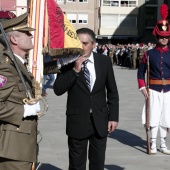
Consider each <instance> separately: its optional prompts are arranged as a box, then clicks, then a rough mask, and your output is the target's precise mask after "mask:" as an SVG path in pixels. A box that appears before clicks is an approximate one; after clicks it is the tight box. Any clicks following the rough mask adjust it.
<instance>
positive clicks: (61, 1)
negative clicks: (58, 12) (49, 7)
mask: <svg viewBox="0 0 170 170" xmlns="http://www.w3.org/2000/svg"><path fill="white" fill-rule="evenodd" d="M56 1H57V2H58V3H63V2H64V0H56Z"/></svg>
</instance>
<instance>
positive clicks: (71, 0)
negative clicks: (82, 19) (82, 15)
mask: <svg viewBox="0 0 170 170" xmlns="http://www.w3.org/2000/svg"><path fill="white" fill-rule="evenodd" d="M67 2H76V0H67Z"/></svg>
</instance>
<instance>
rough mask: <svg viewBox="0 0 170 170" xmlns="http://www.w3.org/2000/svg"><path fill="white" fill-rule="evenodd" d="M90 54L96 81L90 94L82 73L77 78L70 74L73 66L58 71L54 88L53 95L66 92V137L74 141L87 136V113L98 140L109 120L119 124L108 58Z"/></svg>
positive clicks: (117, 99)
mask: <svg viewBox="0 0 170 170" xmlns="http://www.w3.org/2000/svg"><path fill="white" fill-rule="evenodd" d="M93 54H94V66H95V71H96V81H95V84H94V87H93V89H92V92H89V90H88V87H87V84H86V81H85V77H84V74H83V72H82V71H80V73H78V74H76V72H75V71H74V70H73V67H74V63H72V64H70V65H68V66H66V67H65V68H63V69H62V70H61V73H60V74H58V76H57V79H56V80H55V83H54V87H53V88H54V92H55V94H56V95H62V94H64V93H65V92H68V98H67V110H66V115H67V127H66V133H67V135H68V136H70V137H73V138H77V139H82V138H86V137H87V135H88V128H89V121H90V109H92V115H93V119H94V123H95V127H96V130H97V132H98V134H99V135H100V136H101V137H104V136H106V135H107V128H108V120H109V121H118V112H119V97H118V91H117V86H116V82H115V77H114V73H113V68H112V63H111V60H110V58H109V57H107V56H104V55H101V54H97V53H93ZM106 99H107V100H106Z"/></svg>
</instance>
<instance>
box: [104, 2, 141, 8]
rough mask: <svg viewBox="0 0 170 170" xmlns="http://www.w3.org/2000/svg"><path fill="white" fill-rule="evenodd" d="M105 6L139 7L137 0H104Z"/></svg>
mask: <svg viewBox="0 0 170 170" xmlns="http://www.w3.org/2000/svg"><path fill="white" fill-rule="evenodd" d="M102 5H103V6H115V7H137V6H138V1H137V0H124V1H122V0H117V1H115V0H102Z"/></svg>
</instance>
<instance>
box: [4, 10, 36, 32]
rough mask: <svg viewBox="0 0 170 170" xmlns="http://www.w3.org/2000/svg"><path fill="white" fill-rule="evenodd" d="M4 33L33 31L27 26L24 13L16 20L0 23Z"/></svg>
mask: <svg viewBox="0 0 170 170" xmlns="http://www.w3.org/2000/svg"><path fill="white" fill-rule="evenodd" d="M1 24H2V26H3V28H4V31H5V32H6V33H7V32H10V31H34V30H35V29H34V28H31V27H29V26H28V13H24V14H22V15H20V16H18V17H16V18H12V19H9V20H4V21H2V22H1Z"/></svg>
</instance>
